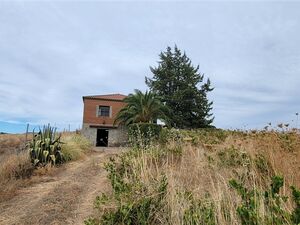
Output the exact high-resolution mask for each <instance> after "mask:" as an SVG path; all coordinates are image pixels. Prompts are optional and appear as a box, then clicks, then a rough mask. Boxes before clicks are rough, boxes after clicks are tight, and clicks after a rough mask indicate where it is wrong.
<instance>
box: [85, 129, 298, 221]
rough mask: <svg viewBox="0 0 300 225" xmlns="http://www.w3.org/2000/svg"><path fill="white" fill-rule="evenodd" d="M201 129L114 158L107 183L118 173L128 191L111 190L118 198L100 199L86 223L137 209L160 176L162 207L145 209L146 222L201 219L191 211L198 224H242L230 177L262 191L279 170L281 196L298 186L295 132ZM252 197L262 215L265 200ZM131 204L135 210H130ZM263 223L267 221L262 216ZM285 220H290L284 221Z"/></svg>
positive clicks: (287, 206)
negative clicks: (164, 187) (100, 204)
mask: <svg viewBox="0 0 300 225" xmlns="http://www.w3.org/2000/svg"><path fill="white" fill-rule="evenodd" d="M201 132H202V131H188V132H183V136H184V137H183V140H187V141H188V142H180V143H179V142H174V139H173V141H169V142H166V143H164V144H163V145H156V144H155V145H151V146H148V147H145V148H142V149H138V150H131V151H130V152H127V153H124V154H123V155H122V156H121V157H120V158H117V159H116V160H117V165H119V167H118V166H117V167H116V169H115V170H114V169H110V170H109V171H110V173H111V174H112V177H111V178H113V179H112V185H113V186H114V185H116V184H115V182H116V181H114V179H115V180H116V179H117V181H118V179H119V178H118V176H121V178H120V181H118V182H119V183H120V185H121V186H122V185H123V186H122V187H124V188H125V189H126V187H127V186H129V188H128V190H129V191H127V192H126V191H124V193H123V194H122V195H120V194H117V195H116V194H115V195H114V192H113V193H112V196H113V197H112V200H113V199H114V198H115V201H117V202H119V203H116V202H115V201H111V202H109V203H104V204H103V208H101V207H98V208H99V211H98V214H97V215H96V216H95V218H96V219H95V220H94V221H93V220H91V221H93V222H94V223H91V224H98V223H99V224H100V223H101V220H102V222H103V218H106V219H107V215H110V216H111V215H115V217H116V218H122V219H124V217H126V215H125V216H124V215H122V210H124V209H126V210H127V211H128V212H129V213H130V212H131V213H136V211H138V210H139V209H140V207H145V206H144V205H143V203H142V202H143V201H145V199H149V198H150V199H151V198H152V197H153V196H154V195H155V191H154V190H155V188H156V186H157V181H159V180H161V177H162V176H165V177H166V178H167V182H168V187H167V193H166V195H165V198H164V202H163V207H162V208H160V209H158V210H156V211H155V210H152V211H151V210H150V216H149V218H146V220H145V221H147V223H149V224H198V223H197V222H195V221H194V220H193V216H195V215H196V214H199V215H202V216H203V218H200V219H199V215H196V216H195V217H196V220H198V221H202V223H201V224H228V225H229V224H230V225H231V224H241V221H240V218H239V216H238V215H237V207H238V206H239V205H240V204H241V198H240V196H239V195H238V194H237V192H236V191H235V190H233V189H232V188H231V187H230V185H229V180H231V179H236V180H238V181H240V182H241V183H243V185H244V186H245V187H247V188H248V189H249V190H252V189H255V190H262V191H264V190H268V189H269V188H270V183H271V177H272V176H274V175H283V176H284V179H285V183H284V187H283V188H282V190H281V194H282V195H286V196H290V188H289V187H290V186H291V185H295V186H297V187H298V188H299V187H300V179H299V178H300V177H299V176H300V172H299V171H300V170H299V162H300V148H299V147H300V145H299V141H300V137H299V135H298V134H296V133H278V132H246V133H245V132H232V131H226V132H225V131H217V132H216V133H205V134H203V133H201ZM118 171H119V172H118ZM120 171H121V172H120ZM122 171H125V172H122ZM118 173H119V175H114V174H118ZM120 174H121V175H120ZM114 188H115V187H113V189H114ZM133 190H134V191H133ZM132 192H134V193H132ZM137 193H138V194H137ZM129 196H131V197H129ZM256 198H257V202H259V203H260V204H259V207H258V209H257V212H256V213H257V214H258V216H259V217H260V218H262V219H264V218H265V215H266V214H267V213H268V205H266V202H265V201H264V199H263V196H260V195H257V196H256ZM120 199H121V200H120ZM152 201H154V200H152ZM139 204H140V205H139ZM107 207H108V208H109V209H108V208H107ZM128 207H129V209H128ZM134 207H136V208H137V209H135V210H133V209H134ZM292 207H293V203H292V201H291V198H289V199H288V200H287V202H282V208H283V209H284V210H285V211H287V212H291V210H292ZM108 212H110V214H108ZM212 212H213V213H212ZM111 213H112V214H111ZM120 215H121V216H120ZM134 215H136V214H134ZM137 215H138V214H137ZM103 216H104V217H103ZM122 216H123V217H122ZM208 217H210V218H208ZM116 218H114V219H116ZM133 218H136V217H135V216H133ZM97 219H98V220H97ZM131 219H132V218H131ZM262 222H263V223H262V224H267V221H262ZM104 224H105V223H104ZM285 224H291V223H290V221H286V223H285Z"/></svg>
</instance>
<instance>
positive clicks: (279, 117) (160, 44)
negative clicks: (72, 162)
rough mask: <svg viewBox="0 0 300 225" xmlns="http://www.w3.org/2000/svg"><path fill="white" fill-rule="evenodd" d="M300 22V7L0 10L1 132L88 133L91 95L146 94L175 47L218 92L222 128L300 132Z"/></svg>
mask: <svg viewBox="0 0 300 225" xmlns="http://www.w3.org/2000/svg"><path fill="white" fill-rule="evenodd" d="M299 12H300V2H277V3H274V2H265V3H262V2H211V3H209V2H189V3H188V2H181V3H180V2H177V3H174V2H152V3H151V2H123V3H122V2H111V3H108V2H92V1H90V2H79V1H77V2H71V1H67V2H58V1H53V2H50V1H48V2H26V3H25V2H22V1H17V2H0V131H7V132H22V131H24V124H26V123H30V124H45V123H48V122H50V123H52V124H55V125H56V126H59V127H60V128H65V127H68V124H71V129H72V128H73V129H75V128H78V127H80V125H81V123H82V109H83V103H82V96H83V95H96V94H108V93H122V94H128V93H130V92H132V91H133V89H135V88H138V89H141V90H146V89H147V87H146V85H145V83H144V78H145V76H150V77H151V72H150V70H149V66H156V65H157V61H158V59H159V58H158V54H159V53H160V52H161V51H163V50H165V49H166V47H167V46H172V47H173V46H174V44H175V43H176V44H177V45H178V47H179V48H180V49H182V50H185V51H186V54H187V55H188V56H189V57H190V58H191V60H192V62H193V64H194V65H197V64H199V65H200V71H201V72H202V73H205V76H206V78H207V77H209V78H210V79H211V81H212V85H213V86H214V87H215V90H214V91H213V92H212V93H211V94H210V96H209V98H210V99H211V100H213V101H214V109H213V113H214V115H215V122H214V125H215V126H217V127H221V128H262V127H264V126H265V125H266V124H267V123H268V122H272V123H280V122H288V123H292V124H293V125H294V126H295V124H296V122H295V121H296V116H295V113H296V112H298V111H300V109H299V103H300V88H299V86H300V42H299V41H300V13H299ZM292 120H293V121H292Z"/></svg>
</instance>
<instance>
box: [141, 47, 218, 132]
mask: <svg viewBox="0 0 300 225" xmlns="http://www.w3.org/2000/svg"><path fill="white" fill-rule="evenodd" d="M159 57H160V61H159V64H158V66H157V67H150V70H151V72H152V73H153V78H148V77H146V78H145V80H146V84H147V85H148V86H149V88H150V90H151V91H153V92H154V93H155V94H156V95H157V96H160V98H161V101H162V102H163V103H165V105H166V106H167V107H168V108H169V109H170V114H169V122H170V125H171V126H173V127H177V128H202V127H210V126H211V124H212V122H213V119H214V118H213V117H212V113H210V112H211V110H212V104H213V103H212V102H211V101H209V100H208V99H207V93H208V92H210V91H212V90H213V88H211V84H210V80H209V79H207V81H206V82H204V81H203V79H204V75H203V74H201V73H200V72H199V66H197V67H194V66H193V65H192V62H191V60H190V59H189V58H188V57H187V56H186V54H185V53H183V54H182V52H181V51H180V50H179V49H178V48H177V46H176V45H175V48H174V51H172V49H171V48H170V47H167V50H166V51H165V52H161V53H160V55H159Z"/></svg>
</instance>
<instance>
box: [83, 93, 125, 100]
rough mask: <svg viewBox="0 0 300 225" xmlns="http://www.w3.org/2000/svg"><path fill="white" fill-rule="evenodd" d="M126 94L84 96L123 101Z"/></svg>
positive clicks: (84, 97)
mask: <svg viewBox="0 0 300 225" xmlns="http://www.w3.org/2000/svg"><path fill="white" fill-rule="evenodd" d="M126 97H127V96H126V95H122V94H108V95H89V96H83V97H82V98H83V100H84V99H86V98H87V99H101V100H112V101H123V100H124V98H126Z"/></svg>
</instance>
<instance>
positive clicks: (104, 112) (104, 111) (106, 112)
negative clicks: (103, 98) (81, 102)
mask: <svg viewBox="0 0 300 225" xmlns="http://www.w3.org/2000/svg"><path fill="white" fill-rule="evenodd" d="M98 116H107V117H109V116H110V107H109V106H102V105H100V106H99V110H98Z"/></svg>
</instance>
